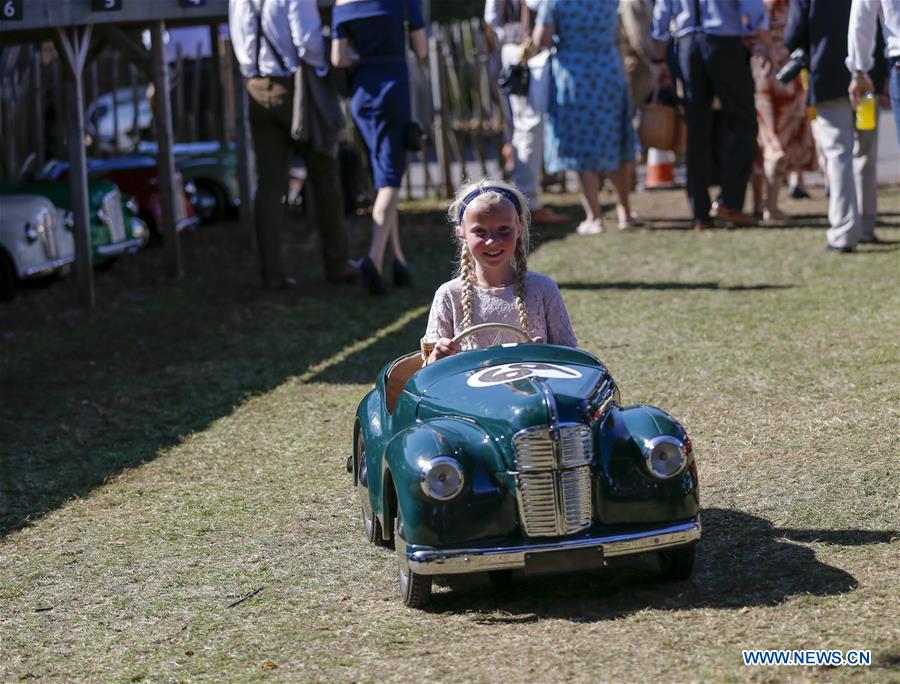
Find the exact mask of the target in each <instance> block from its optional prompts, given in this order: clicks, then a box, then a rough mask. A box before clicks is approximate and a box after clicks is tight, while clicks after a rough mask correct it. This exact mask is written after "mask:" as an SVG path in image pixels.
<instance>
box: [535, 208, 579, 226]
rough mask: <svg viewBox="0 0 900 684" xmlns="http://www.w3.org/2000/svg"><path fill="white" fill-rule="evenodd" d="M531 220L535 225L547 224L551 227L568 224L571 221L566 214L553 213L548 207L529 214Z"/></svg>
mask: <svg viewBox="0 0 900 684" xmlns="http://www.w3.org/2000/svg"><path fill="white" fill-rule="evenodd" d="M531 220H532V221H534V222H535V223H548V224H551V225H559V224H561V223H569V222H571V220H572V217H571V216H568V215H567V214H560V213H559V212H558V211H553V209H551V208H550V207H541V208H540V209H535V210H534V211H533V212H531Z"/></svg>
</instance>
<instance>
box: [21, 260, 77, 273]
mask: <svg viewBox="0 0 900 684" xmlns="http://www.w3.org/2000/svg"><path fill="white" fill-rule="evenodd" d="M73 263H75V257H74V256H68V257H60V258H59V259H51V260H50V261H45V262H43V263H41V264H35V265H34V266H29V267H28V268H26V269H23V270H22V278H37V277H39V276H42V275H46V274H47V273H52V272H53V271H56V270H58V269H60V268H62V267H63V266H66V265H68V264H73Z"/></svg>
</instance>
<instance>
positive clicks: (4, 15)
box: [0, 0, 23, 21]
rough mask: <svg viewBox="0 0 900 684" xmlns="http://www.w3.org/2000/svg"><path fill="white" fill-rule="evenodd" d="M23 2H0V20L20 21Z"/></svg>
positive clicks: (11, 0) (4, 0)
mask: <svg viewBox="0 0 900 684" xmlns="http://www.w3.org/2000/svg"><path fill="white" fill-rule="evenodd" d="M22 1H23V0H0V3H2V7H3V10H2V12H0V20H3V21H22Z"/></svg>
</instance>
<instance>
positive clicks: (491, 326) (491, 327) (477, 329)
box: [451, 323, 531, 344]
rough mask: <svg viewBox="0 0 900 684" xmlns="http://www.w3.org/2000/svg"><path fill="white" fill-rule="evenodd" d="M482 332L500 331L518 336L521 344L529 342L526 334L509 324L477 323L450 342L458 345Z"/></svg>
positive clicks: (529, 339)
mask: <svg viewBox="0 0 900 684" xmlns="http://www.w3.org/2000/svg"><path fill="white" fill-rule="evenodd" d="M483 330H501V331H505V332H510V333H513V334H514V335H516V336H518V338H519V339H520V340H521V341H522V342H531V338H530V337H529V336H528V333H526V332H525V331H524V330H522V329H521V328H519V327H516V326H514V325H510V324H509V323H479V324H478V325H472V326H469V327H468V328H466V329H465V330H463V331H462V332H461V333H459V334H458V335H456V336H455V337H454V338H453V339H452V340H451V342H452V343H453V344H458V343H459V342H460V341H461V340H464V339H465V338H467V337H469V336H470V335H474V334H475V333H478V332H482V331H483Z"/></svg>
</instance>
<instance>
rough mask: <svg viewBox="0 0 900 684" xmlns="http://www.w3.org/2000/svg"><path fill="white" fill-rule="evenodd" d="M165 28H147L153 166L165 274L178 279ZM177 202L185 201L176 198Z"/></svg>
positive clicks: (160, 24) (159, 23) (156, 25)
mask: <svg viewBox="0 0 900 684" xmlns="http://www.w3.org/2000/svg"><path fill="white" fill-rule="evenodd" d="M165 31H166V25H165V22H164V21H162V20H159V21H155V22H153V23H152V24H151V25H150V40H151V42H152V46H151V51H150V52H151V62H152V70H153V86H154V89H155V93H154V96H153V109H154V112H153V113H154V116H153V125H154V128H155V129H156V144H157V153H156V164H157V168H158V169H159V191H160V193H159V194H160V203H161V204H162V226H161V228H162V236H163V248H164V249H165V253H166V272H167V273H168V275H169V277H171V278H175V279H180V278H181V277H182V276H183V274H184V272H183V269H182V262H181V244H180V242H179V239H178V231H177V230H176V228H175V202H176V197H175V157H174V155H173V154H172V103H171V101H170V99H169V97H170V92H169V66H168V64H166V51H165V45H164V43H163V36H164V35H165ZM177 200H178V201H184V198H183V197H178V198H177Z"/></svg>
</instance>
